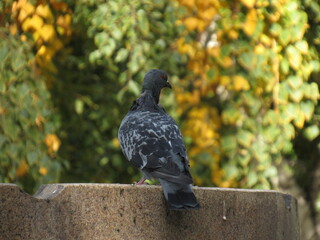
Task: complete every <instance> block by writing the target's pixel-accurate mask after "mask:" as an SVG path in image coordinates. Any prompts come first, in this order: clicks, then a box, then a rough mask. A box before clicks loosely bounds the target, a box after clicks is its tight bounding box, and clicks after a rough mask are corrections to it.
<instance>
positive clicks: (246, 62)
mask: <svg viewBox="0 0 320 240" xmlns="http://www.w3.org/2000/svg"><path fill="white" fill-rule="evenodd" d="M238 61H239V63H240V65H241V66H242V67H244V68H245V69H248V70H252V69H254V68H255V66H256V59H255V56H254V53H253V52H247V53H243V54H241V55H240V57H239V58H238Z"/></svg>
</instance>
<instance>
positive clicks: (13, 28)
mask: <svg viewBox="0 0 320 240" xmlns="http://www.w3.org/2000/svg"><path fill="white" fill-rule="evenodd" d="M9 32H10V34H11V35H16V34H17V33H18V27H17V25H16V24H12V25H10V27H9Z"/></svg>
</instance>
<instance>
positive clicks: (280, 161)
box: [0, 0, 320, 240]
mask: <svg viewBox="0 0 320 240" xmlns="http://www.w3.org/2000/svg"><path fill="white" fill-rule="evenodd" d="M319 22H320V4H319V3H318V2H317V1H312V0H280V1H275V0H235V1H226V0H221V1H217V0H208V1H200V0H199V1H198V0H156V1H151V0H134V1H129V0H109V1H105V0H78V1H71V0H18V1H13V0H4V1H1V2H0V181H1V182H5V183H10V182H13V183H17V184H19V185H20V186H21V187H22V188H23V189H25V190H26V191H28V192H30V193H33V192H34V191H36V190H37V188H38V187H39V185H41V184H44V183H53V182H119V183H131V182H132V181H136V180H138V179H139V176H140V173H139V172H138V170H137V169H135V168H133V167H132V166H131V165H130V164H129V163H128V162H127V161H126V160H125V158H124V156H123V155H122V153H121V150H120V148H119V143H118V140H117V130H118V127H119V125H120V122H121V119H122V118H123V117H124V115H125V114H126V112H127V111H128V109H129V106H130V105H131V103H132V101H133V100H134V99H135V98H136V97H137V96H138V95H139V93H140V86H141V83H142V79H143V76H144V74H145V73H146V72H147V71H148V70H149V69H151V68H160V69H164V70H165V71H167V72H168V74H169V75H170V81H171V82H172V85H173V86H174V91H171V92H170V91H165V92H164V94H163V96H162V99H161V102H162V104H163V105H164V106H165V107H166V109H167V110H168V112H169V113H170V114H171V115H172V116H173V117H174V118H175V119H176V120H177V121H178V123H179V125H180V126H181V129H182V132H183V135H184V137H185V142H186V145H187V149H188V155H189V158H190V163H191V171H192V174H193V176H194V180H195V183H196V184H197V185H200V186H216V187H237V188H257V189H277V190H282V191H286V192H290V193H291V194H293V195H294V196H295V197H296V198H297V199H298V202H299V206H300V218H301V227H302V236H301V237H302V239H308V240H309V239H318V238H320V224H319V223H320V105H319V85H320V79H319V77H320V75H319V70H320V63H319V51H320V25H319Z"/></svg>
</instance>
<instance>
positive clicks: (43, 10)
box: [36, 4, 53, 22]
mask: <svg viewBox="0 0 320 240" xmlns="http://www.w3.org/2000/svg"><path fill="white" fill-rule="evenodd" d="M36 13H37V14H38V15H39V16H41V17H43V18H44V19H46V20H47V22H48V21H49V22H50V21H52V19H53V16H52V12H51V10H50V7H49V5H43V4H40V5H38V7H37V8H36Z"/></svg>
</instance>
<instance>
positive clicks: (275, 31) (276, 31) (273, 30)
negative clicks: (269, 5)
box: [270, 23, 282, 37]
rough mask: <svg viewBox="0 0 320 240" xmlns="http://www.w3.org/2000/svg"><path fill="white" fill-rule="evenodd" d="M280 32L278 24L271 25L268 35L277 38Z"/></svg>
mask: <svg viewBox="0 0 320 240" xmlns="http://www.w3.org/2000/svg"><path fill="white" fill-rule="evenodd" d="M281 32H282V28H281V25H280V24H278V23H273V24H272V25H271V28H270V33H271V34H272V35H273V36H274V37H277V36H279V35H280V33H281Z"/></svg>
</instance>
